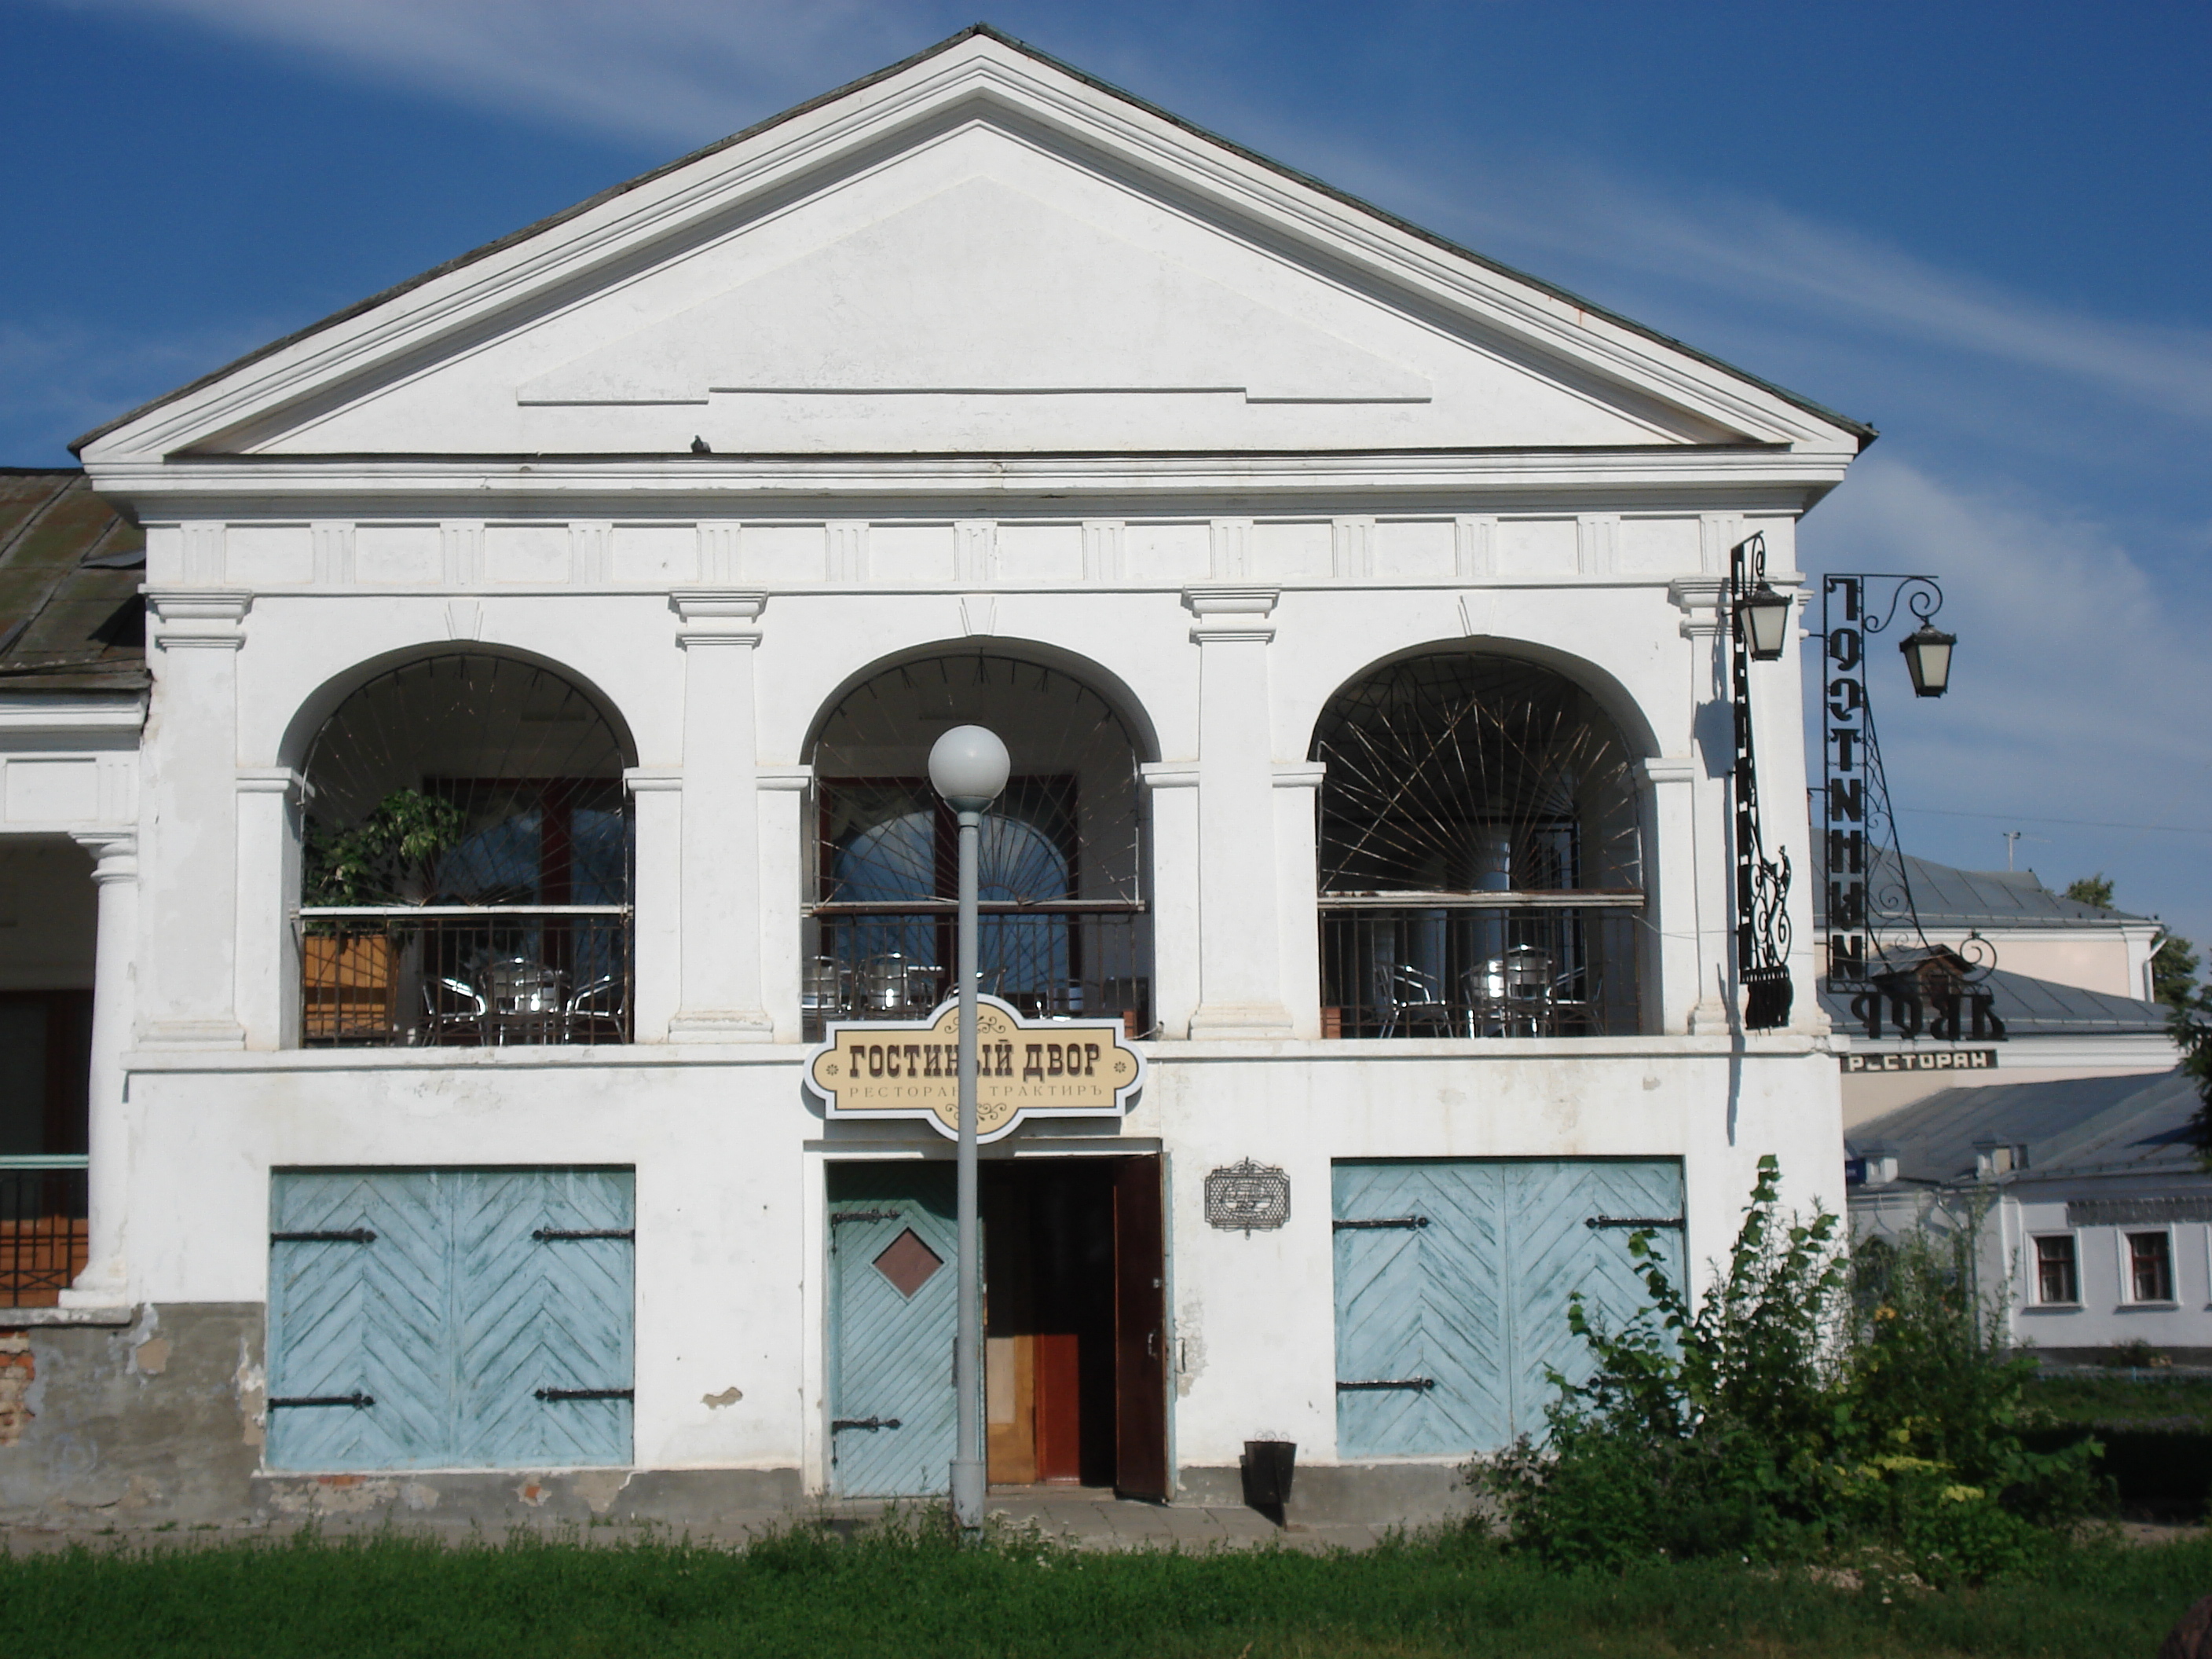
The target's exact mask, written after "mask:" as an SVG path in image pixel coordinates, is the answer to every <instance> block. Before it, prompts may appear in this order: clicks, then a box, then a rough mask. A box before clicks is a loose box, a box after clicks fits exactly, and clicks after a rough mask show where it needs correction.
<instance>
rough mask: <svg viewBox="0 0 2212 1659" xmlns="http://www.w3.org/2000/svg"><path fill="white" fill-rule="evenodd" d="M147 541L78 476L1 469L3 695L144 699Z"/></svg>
mask: <svg viewBox="0 0 2212 1659" xmlns="http://www.w3.org/2000/svg"><path fill="white" fill-rule="evenodd" d="M145 577H146V537H145V533H144V532H143V531H141V530H140V529H139V528H138V526H137V525H135V524H133V523H131V521H130V520H128V519H126V518H125V517H124V516H123V514H122V513H120V512H118V510H117V509H116V508H115V507H113V506H112V505H110V504H109V503H108V502H106V501H102V500H101V499H100V497H99V496H97V495H94V494H93V493H92V486H91V485H90V484H89V483H88V482H86V479H85V476H84V472H83V471H82V469H81V468H78V467H73V466H72V467H36V468H33V467H0V693H7V692H18V691H70V692H82V691H133V692H135V691H140V690H144V689H145V687H146V686H147V684H148V683H149V682H148V679H147V674H146V602H145V601H144V599H142V598H140V597H139V592H138V585H139V583H141V582H142V581H143V580H145Z"/></svg>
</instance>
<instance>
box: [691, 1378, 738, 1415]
mask: <svg viewBox="0 0 2212 1659" xmlns="http://www.w3.org/2000/svg"><path fill="white" fill-rule="evenodd" d="M744 1397H745V1395H744V1389H740V1388H738V1386H737V1385H736V1384H735V1383H732V1385H731V1386H730V1387H728V1388H726V1389H723V1390H722V1391H721V1393H720V1394H702V1395H700V1396H699V1403H700V1404H701V1405H702V1406H706V1407H710V1408H713V1409H716V1410H719V1409H720V1407H724V1406H734V1405H736V1404H737V1403H738V1401H740V1400H743V1399H744Z"/></svg>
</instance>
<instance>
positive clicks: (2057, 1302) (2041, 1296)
mask: <svg viewBox="0 0 2212 1659" xmlns="http://www.w3.org/2000/svg"><path fill="white" fill-rule="evenodd" d="M2035 1299H2036V1301H2037V1302H2038V1303H2039V1304H2042V1305H2043V1306H2045V1307H2067V1306H2071V1305H2073V1304H2077V1303H2079V1302H2080V1301H2081V1271H2080V1263H2079V1261H2077V1260H2076V1258H2075V1246H2074V1235H2073V1234H2071V1233H2055V1234H2052V1235H2051V1236H2049V1237H2042V1238H2039V1239H2037V1240H2036V1241H2035Z"/></svg>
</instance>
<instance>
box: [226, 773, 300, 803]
mask: <svg viewBox="0 0 2212 1659" xmlns="http://www.w3.org/2000/svg"><path fill="white" fill-rule="evenodd" d="M238 793H240V794H241V795H282V796H283V798H284V801H285V804H286V805H289V806H300V805H306V803H307V802H308V801H310V800H313V799H314V795H315V786H314V785H313V784H312V783H309V782H308V781H307V779H305V778H303V777H301V775H299V774H298V773H297V772H295V771H294V770H293V769H291V768H290V767H289V766H241V767H240V768H239V769H238Z"/></svg>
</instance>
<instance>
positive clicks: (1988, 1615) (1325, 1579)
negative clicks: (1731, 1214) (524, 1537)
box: [0, 1532, 2212, 1659]
mask: <svg viewBox="0 0 2212 1659" xmlns="http://www.w3.org/2000/svg"><path fill="white" fill-rule="evenodd" d="M2208 1590H2212V1542H2205V1541H2191V1542H2186V1543H2180V1544H2172V1545H2165V1546H2160V1547H2150V1548H2135V1549H2130V1548H2124V1547H2118V1546H2117V1545H2085V1546H2082V1547H2077V1548H2074V1549H2070V1550H2069V1551H2068V1552H2067V1553H2065V1554H2064V1555H2063V1557H2061V1558H2059V1560H2058V1563H2057V1565H2054V1566H2053V1568H2052V1569H2051V1571H2048V1572H2046V1573H2045V1574H2042V1575H2040V1576H2039V1577H2038V1578H2037V1579H2036V1580H2034V1581H2033V1582H2019V1583H2002V1584H1992V1585H1990V1586H1986V1587H1984V1588H1982V1589H1950V1590H1946V1591H1941V1592H1934V1591H1925V1590H1920V1591H1916V1590H1911V1589H1896V1588H1894V1587H1892V1588H1890V1589H1884V1588H1883V1587H1882V1586H1881V1584H1879V1583H1869V1585H1868V1586H1867V1587H1865V1588H1862V1589H1839V1588H1832V1587H1830V1586H1827V1585H1824V1584H1821V1583H1815V1582H1814V1581H1813V1580H1812V1579H1811V1578H1809V1577H1808V1576H1806V1575H1804V1574H1802V1573H1783V1574H1778V1573H1773V1572H1762V1571H1756V1570H1753V1569H1750V1568H1747V1567H1743V1566H1740V1565H1721V1564H1715V1563H1698V1564H1693V1565H1679V1566H1676V1565H1666V1564H1663V1563H1655V1564H1654V1565H1651V1566H1650V1567H1649V1568H1645V1569H1641V1570H1638V1571H1634V1572H1632V1573H1630V1574H1629V1575H1627V1576H1626V1577H1595V1576H1590V1577H1563V1576H1559V1575H1556V1574H1551V1573H1547V1572H1545V1571H1542V1570H1541V1569H1540V1568H1538V1567H1535V1566H1534V1565H1529V1564H1528V1563H1527V1562H1525V1561H1523V1560H1521V1559H1516V1558H1512V1557H1509V1556H1505V1555H1503V1554H1501V1553H1498V1551H1497V1550H1496V1549H1495V1548H1494V1547H1492V1546H1490V1545H1489V1544H1487V1543H1486V1542H1483V1541H1479V1540H1474V1539H1468V1538H1464V1537H1448V1538H1445V1539H1443V1540H1441V1541H1418V1542H1412V1543H1407V1544H1402V1545H1397V1546H1391V1547H1383V1548H1381V1549H1378V1550H1376V1551H1374V1552H1372V1553H1367V1554H1364V1555H1358V1556H1350V1555H1336V1556H1330V1557H1320V1558H1316V1557H1310V1556H1305V1555H1299V1554H1294V1553H1290V1552H1287V1551H1273V1550H1266V1551H1246V1552H1239V1553H1216V1554H1209V1555H1175V1554H1167V1553H1152V1554H1141V1553H1140V1554H1127V1555H1077V1554H1073V1553H1068V1552H1066V1551H1062V1550H1058V1549H1040V1548H1037V1547H1033V1546H1024V1545H1022V1544H1020V1543H1018V1542H1017V1543H1014V1544H1012V1545H1009V1546H1006V1547H995V1548H989V1549H981V1550H969V1551H962V1550H959V1549H957V1548H956V1547H952V1546H951V1544H949V1543H947V1542H945V1541H941V1540H940V1539H939V1537H937V1536H934V1535H922V1534H913V1535H908V1536H906V1537H903V1538H900V1537H892V1538H888V1539H885V1538H870V1537H867V1536H866V1535H864V1536H863V1537H861V1538H860V1539H858V1540H856V1541H851V1542H845V1541H839V1540H837V1539H836V1538H834V1537H826V1536H823V1535H822V1534H816V1533H811V1532H802V1533H793V1534H787V1535H786V1536H784V1537H781V1538H778V1539H775V1540H772V1541H769V1542H767V1543H765V1544H763V1545H759V1546H756V1547H754V1548H753V1549H752V1550H751V1551H750V1552H749V1553H744V1554H736V1553H728V1552H726V1551H721V1550H713V1549H701V1548H691V1547H684V1546H681V1545H671V1544H653V1545H635V1544H626V1545H619V1546H614V1547H598V1548H586V1547H577V1546H575V1545H574V1544H565V1543H546V1542H538V1541H520V1542H515V1543H512V1544H509V1545H507V1546H504V1547H475V1548H462V1549H454V1548H446V1547H440V1546H438V1545H436V1544H435V1543H428V1542H422V1541H413V1540H409V1539H405V1538H402V1537H397V1536H391V1537H383V1538H376V1539H371V1540H365V1541H345V1542H328V1543H325V1542H317V1541H313V1540H312V1539H308V1540H303V1541H298V1542H295V1543H292V1544H286V1545H276V1546H270V1547H236V1546H233V1547H218V1548H210V1549H204V1550H197V1551H196V1550H191V1549H174V1550H151V1551H148V1550H137V1551H133V1552H128V1553H100V1552H94V1551H77V1552H74V1553H67V1554H59V1555H51V1556H45V1557H33V1558H29V1559H17V1560H6V1559H0V1608H4V1609H5V1614H4V1625H0V1628H3V1629H4V1632H5V1636H4V1641H5V1651H6V1654H7V1656H8V1659H33V1656H46V1655H68V1656H70V1659H93V1656H98V1655H105V1654H118V1655H122V1654H128V1655H131V1656H133V1659H145V1656H149V1655H158V1656H161V1659H183V1656H192V1655H203V1654H222V1655H231V1654H237V1655H252V1656H255V1659H277V1656H287V1655H313V1656H316V1659H343V1656H348V1655H354V1654H375V1655H380V1656H395V1655H397V1656H404V1655H473V1654H487V1655H489V1654H497V1655H501V1656H509V1655H516V1654H528V1655H530V1656H532V1659H568V1656H599V1655H606V1656H619V1659H641V1656H649V1655H662V1654H744V1655H753V1654H779V1655H781V1654H791V1655H806V1656H817V1655H834V1656H837V1659H863V1656H874V1655H883V1656H899V1659H908V1656H920V1655H937V1654H957V1655H1000V1654H1021V1655H1030V1654H1035V1655H1040V1656H1053V1659H1079V1656H1091V1655H1114V1656H1124V1655H1126V1656H1132V1659H1137V1656H1142V1659H1155V1656H1158V1659H1177V1656H1209V1659H1211V1656H1219V1659H1272V1656H1276V1655H1296V1656H1309V1655H1310V1656H1316V1659H1318V1656H1337V1655H1352V1656H1369V1655H1372V1656H1392V1659H1398V1656H1419V1655H1428V1654H1485V1655H1491V1654H1495V1655H1500V1656H1504V1655H1511V1656H1515V1659H1522V1656H1551V1655H1560V1656H1566V1655H1573V1656H1577V1659H1581V1656H1589V1655H1620V1656H1631V1655H1670V1656H1671V1655H1680V1654H1720V1655H1731V1654H1733V1655H1745V1656H1752V1655H1756V1656H1759V1659H1795V1656H1801V1655H1802V1656H1808V1659H1810V1656H1820V1659H1827V1656H1839V1659H1840V1656H1861V1655H1868V1656H1871V1655H1897V1656H1905V1655H1928V1654H1943V1655H1950V1654H1976V1655H1982V1654H1990V1655H1996V1654H2007V1655H2010V1654H2021V1655H2029V1654H2033V1655H2051V1656H2076V1655H2078V1656H2081V1659H2125V1656H2135V1655H2141V1656H2143V1659H2149V1656H2150V1655H2151V1654H2153V1653H2154V1651H2155V1650H2156V1649H2157V1646H2158V1643H2159V1640H2160V1638H2161V1637H2162V1636H2163V1635H2164V1633H2165V1632H2166V1630H2167V1628H2168V1627H2169V1626H2171V1625H2172V1622H2173V1621H2174V1620H2175V1619H2177V1618H2178V1617H2179V1615H2180V1613H2182V1611H2183V1610H2184V1609H2185V1607H2188V1606H2189V1604H2190V1603H2191V1601H2195V1600H2196V1599H2197V1597H2198V1596H2199V1595H2203V1594H2205V1593H2206V1592H2207V1591H2208Z"/></svg>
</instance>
